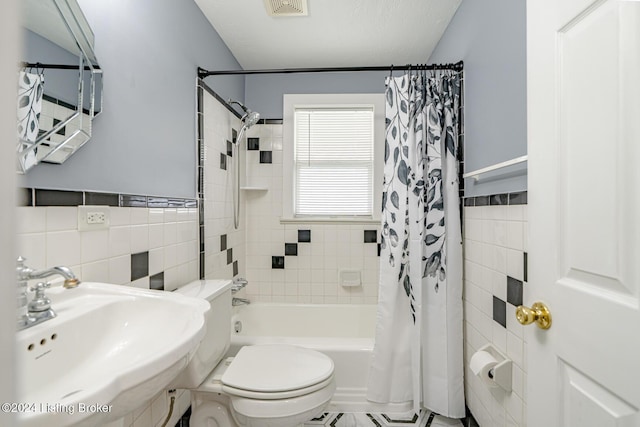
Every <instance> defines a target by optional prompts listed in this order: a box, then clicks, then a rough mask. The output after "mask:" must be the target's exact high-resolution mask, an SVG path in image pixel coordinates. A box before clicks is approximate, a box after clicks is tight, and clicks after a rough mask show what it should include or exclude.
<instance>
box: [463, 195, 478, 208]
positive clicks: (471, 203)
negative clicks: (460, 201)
mask: <svg viewBox="0 0 640 427" xmlns="http://www.w3.org/2000/svg"><path fill="white" fill-rule="evenodd" d="M464 205H465V206H475V205H476V199H475V198H474V197H467V198H466V199H464Z"/></svg>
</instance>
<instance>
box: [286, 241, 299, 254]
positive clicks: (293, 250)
mask: <svg viewBox="0 0 640 427" xmlns="http://www.w3.org/2000/svg"><path fill="white" fill-rule="evenodd" d="M284 254H285V255H292V256H297V255H298V244H297V243H285V244H284Z"/></svg>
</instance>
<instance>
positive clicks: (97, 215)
mask: <svg viewBox="0 0 640 427" xmlns="http://www.w3.org/2000/svg"><path fill="white" fill-rule="evenodd" d="M106 221H107V216H106V215H105V214H104V212H87V224H104V223H105V222H106Z"/></svg>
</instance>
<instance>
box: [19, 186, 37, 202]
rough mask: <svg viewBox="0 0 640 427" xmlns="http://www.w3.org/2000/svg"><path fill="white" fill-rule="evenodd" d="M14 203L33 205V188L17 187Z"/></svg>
mask: <svg viewBox="0 0 640 427" xmlns="http://www.w3.org/2000/svg"><path fill="white" fill-rule="evenodd" d="M16 205H17V206H33V189H32V188H24V187H23V188H18V190H17V192H16Z"/></svg>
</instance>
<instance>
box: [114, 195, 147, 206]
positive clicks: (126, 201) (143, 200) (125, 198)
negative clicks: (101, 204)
mask: <svg viewBox="0 0 640 427" xmlns="http://www.w3.org/2000/svg"><path fill="white" fill-rule="evenodd" d="M120 206H122V207H125V208H146V207H147V196H133V195H128V194H121V195H120Z"/></svg>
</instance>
